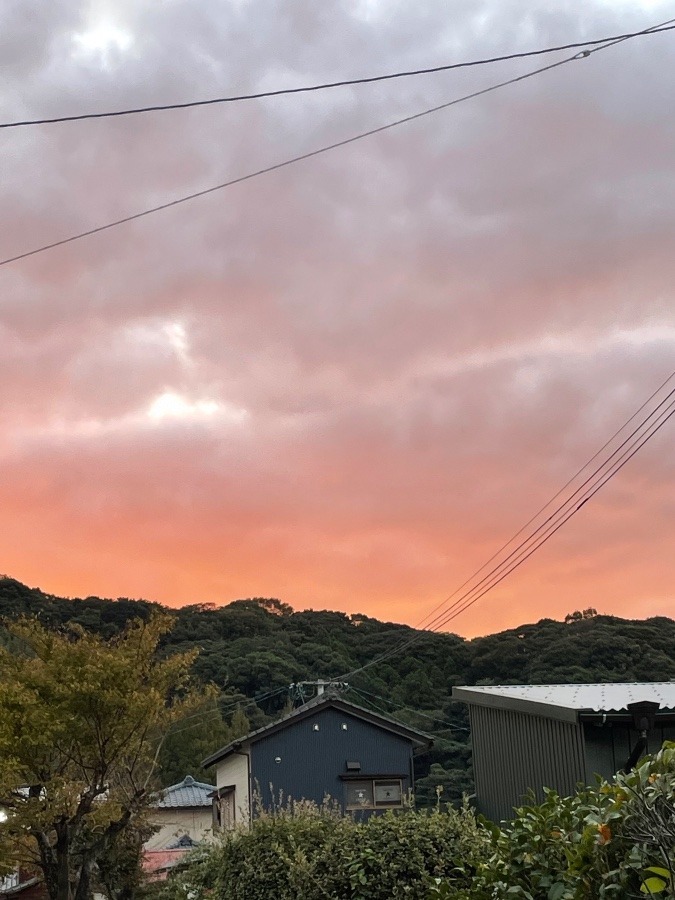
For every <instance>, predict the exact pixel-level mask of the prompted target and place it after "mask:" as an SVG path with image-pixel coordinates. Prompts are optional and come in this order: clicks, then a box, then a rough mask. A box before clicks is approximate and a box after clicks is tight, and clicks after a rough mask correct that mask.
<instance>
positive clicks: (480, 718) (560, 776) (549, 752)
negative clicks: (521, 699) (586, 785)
mask: <svg viewBox="0 0 675 900" xmlns="http://www.w3.org/2000/svg"><path fill="white" fill-rule="evenodd" d="M469 712H470V716H471V736H472V744H473V769H474V776H475V780H476V799H477V804H478V808H479V810H480V812H482V813H483V814H484V815H485V816H487V817H488V818H489V819H492V821H494V822H499V821H500V820H502V819H509V818H511V817H512V815H513V808H514V806H518V805H520V804H521V803H522V800H523V797H524V795H525V794H526V793H527V791H528V790H529V789H530V788H532V789H533V790H534V791H535V792H536V794H537V797H538V798H539V799H543V791H542V787H543V786H546V787H550V788H553V789H554V790H556V791H558V792H559V793H560V794H563V795H569V794H572V793H574V791H575V789H576V786H577V783H578V782H580V781H582V782H583V781H585V778H586V775H585V770H584V745H583V734H582V731H581V727H580V726H579V725H572V724H568V723H567V722H558V721H556V720H554V719H547V718H544V717H542V716H529V715H527V714H525V713H520V712H512V711H510V710H505V709H492V708H489V707H485V706H476V705H473V704H472V705H470V707H469Z"/></svg>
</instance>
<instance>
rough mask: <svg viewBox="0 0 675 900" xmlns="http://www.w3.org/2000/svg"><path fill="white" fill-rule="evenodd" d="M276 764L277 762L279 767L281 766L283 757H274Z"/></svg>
mask: <svg viewBox="0 0 675 900" xmlns="http://www.w3.org/2000/svg"><path fill="white" fill-rule="evenodd" d="M274 762H275V763H276V764H277V765H279V763H280V762H281V757H280V756H275V757H274Z"/></svg>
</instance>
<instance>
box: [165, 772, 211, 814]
mask: <svg viewBox="0 0 675 900" xmlns="http://www.w3.org/2000/svg"><path fill="white" fill-rule="evenodd" d="M215 790H216V788H215V785H213V784H204V782H202V781H195V780H194V778H193V777H192V775H186V776H185V778H184V779H183V780H182V781H179V782H178V784H172V785H171V787H168V788H164V790H163V791H162V793H161V795H160V799H159V801H158V802H157V803H156V806H157V807H158V808H159V809H176V808H179V807H193V806H211V802H212V801H211V798H210V797H209V794H211V793H212V792H213V791H215Z"/></svg>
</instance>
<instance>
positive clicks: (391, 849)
mask: <svg viewBox="0 0 675 900" xmlns="http://www.w3.org/2000/svg"><path fill="white" fill-rule="evenodd" d="M489 846H490V840H489V835H488V833H487V832H486V831H485V830H484V829H483V828H481V827H480V826H479V825H478V823H477V821H476V819H475V817H474V815H473V813H472V812H471V810H470V809H469V808H468V807H466V806H465V807H464V808H463V809H461V810H452V809H449V810H447V811H441V810H435V811H433V812H428V811H423V812H413V811H406V812H403V813H399V814H395V813H394V812H388V813H386V814H384V815H382V816H373V817H371V818H370V819H368V820H367V821H365V822H355V821H354V820H353V819H351V818H349V817H343V816H341V815H339V814H338V813H336V812H334V811H331V810H322V809H318V808H316V807H313V806H312V805H311V804H294V805H292V806H287V807H286V808H285V809H283V810H281V811H279V812H277V813H276V814H275V815H265V814H262V815H260V816H259V818H257V819H256V820H255V822H254V824H253V826H252V827H251V828H250V829H249V830H247V831H235V832H232V833H230V834H227V835H225V836H224V837H223V839H222V841H221V842H220V843H219V844H217V845H215V846H214V847H213V848H211V849H209V850H204V849H201V850H200V851H199V852H198V854H197V855H196V856H195V857H194V858H193V860H192V861H190V862H189V863H188V864H187V865H186V866H185V867H184V871H183V872H182V873H179V874H177V875H176V876H175V877H174V878H173V879H171V881H170V882H169V883H167V885H166V887H165V888H164V890H163V900H178V898H181V900H184V898H185V897H186V895H192V896H196V897H200V898H201V897H205V896H213V898H214V900H269V898H274V900H322V898H323V900H325V898H335V900H337V898H340V900H341V898H353V900H395V898H408V900H424V898H426V896H427V893H428V889H429V885H430V884H431V883H432V882H433V879H434V878H436V877H438V878H443V879H447V880H450V881H451V883H452V884H453V885H456V887H457V890H459V889H460V888H462V887H467V886H468V885H469V884H470V883H471V881H472V879H473V877H474V875H475V873H476V871H477V867H478V865H479V863H480V862H481V861H483V860H484V859H485V858H486V855H487V852H488V850H489Z"/></svg>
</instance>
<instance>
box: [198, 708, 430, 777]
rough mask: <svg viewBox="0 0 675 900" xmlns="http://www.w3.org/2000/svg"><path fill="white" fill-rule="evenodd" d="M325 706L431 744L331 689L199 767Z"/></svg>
mask: <svg viewBox="0 0 675 900" xmlns="http://www.w3.org/2000/svg"><path fill="white" fill-rule="evenodd" d="M324 708H333V709H337V710H339V711H340V712H343V713H345V714H346V715H350V716H353V717H354V718H357V719H361V720H363V721H365V722H369V723H370V724H371V725H375V726H376V727H378V728H382V729H383V730H384V731H389V732H390V733H392V734H397V735H399V736H400V737H403V738H406V739H407V740H409V741H411V742H412V743H413V744H415V745H416V746H417V747H418V748H425V749H426V748H428V747H430V746H431V745H432V744H433V738H432V737H430V735H428V734H425V733H424V732H423V731H417V729H415V728H410V727H409V726H408V725H403V724H402V723H401V722H397V721H396V720H395V719H390V718H389V717H388V716H384V715H382V714H381V713H374V712H372V710H370V709H364V708H363V707H362V706H357V705H356V704H355V703H350V702H349V701H348V700H343V699H342V698H341V697H336V696H335V695H334V694H331V693H330V692H325V693H323V694H321V695H320V696H318V697H314V699H312V700H309V701H308V702H307V703H305V704H303V705H302V706H299V707H298V708H297V709H294V710H293V712H290V713H288V715H285V716H283V717H282V718H281V719H278V720H277V721H276V722H272V723H271V724H269V725H265V726H263V727H262V728H258V729H256V730H255V731H251V732H250V733H249V734H247V735H245V736H244V737H241V738H238V739H237V740H236V741H232V743H231V744H228V745H227V746H226V747H222V748H221V749H220V750H218V751H217V752H216V753H213V754H212V755H211V756H209V757H208V758H207V759H205V760H204V761H203V763H202V766H203V767H204V768H207V767H208V766H213V765H215V763H217V762H220V760H221V759H225V757H226V756H230V754H232V753H236V752H237V751H238V750H240V749H241V748H242V747H243V748H248V747H249V746H250V745H251V744H255V743H256V741H259V740H261V738H264V737H268V736H269V735H271V734H274V732H275V731H280V730H281V729H282V728H286V727H287V726H288V725H291V724H295V722H298V721H300V720H302V719H304V718H307V717H308V716H311V715H314V713H316V712H317V710H321V709H324Z"/></svg>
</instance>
